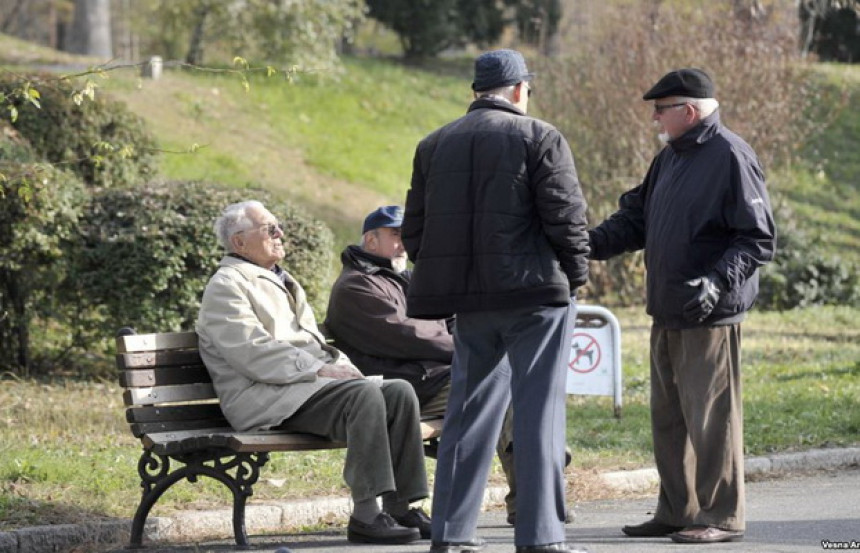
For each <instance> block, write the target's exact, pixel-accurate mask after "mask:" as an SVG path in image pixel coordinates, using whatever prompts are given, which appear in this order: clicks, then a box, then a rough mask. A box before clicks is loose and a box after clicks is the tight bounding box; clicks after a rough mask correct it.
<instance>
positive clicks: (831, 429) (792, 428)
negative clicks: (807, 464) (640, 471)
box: [567, 307, 860, 470]
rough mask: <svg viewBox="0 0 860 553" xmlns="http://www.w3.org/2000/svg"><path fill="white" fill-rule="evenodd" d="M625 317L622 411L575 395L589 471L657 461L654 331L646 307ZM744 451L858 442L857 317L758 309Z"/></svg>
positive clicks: (571, 425) (745, 356)
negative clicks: (651, 405)
mask: <svg viewBox="0 0 860 553" xmlns="http://www.w3.org/2000/svg"><path fill="white" fill-rule="evenodd" d="M615 314H616V316H617V317H618V318H619V320H620V321H621V324H622V328H623V331H622V348H623V349H622V357H623V359H622V365H623V370H624V397H623V407H622V416H621V418H620V419H615V418H614V417H613V416H612V400H611V398H596V397H585V396H573V397H571V398H570V399H569V409H568V426H567V427H568V443H570V444H571V445H572V446H573V447H574V451H575V459H576V462H577V463H579V466H581V467H583V468H585V469H601V470H607V469H623V468H634V467H637V466H641V465H642V464H645V463H649V462H650V461H651V455H652V448H651V434H650V415H649V409H648V401H649V378H648V374H649V368H648V337H649V333H650V326H649V324H650V323H649V322H648V320H647V317H646V316H645V315H644V314H643V313H642V310H641V309H638V308H628V309H620V310H616V311H615ZM742 348H743V353H742V367H743V368H742V379H743V380H742V383H743V388H744V390H743V395H744V409H745V413H744V415H745V429H744V435H745V451H746V454H747V455H749V456H758V455H766V454H768V453H771V452H784V451H795V450H804V449H809V448H818V447H833V446H847V445H856V444H858V443H860V314H858V312H857V310H856V309H849V308H844V307H821V308H810V309H804V310H793V311H787V312H783V313H778V312H756V311H754V312H753V313H752V314H751V316H750V318H749V320H748V321H747V322H746V323H744V326H743V346H742Z"/></svg>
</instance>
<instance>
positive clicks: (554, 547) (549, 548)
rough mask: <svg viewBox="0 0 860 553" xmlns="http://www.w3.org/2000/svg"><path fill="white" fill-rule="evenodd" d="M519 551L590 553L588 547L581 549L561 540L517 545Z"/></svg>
mask: <svg viewBox="0 0 860 553" xmlns="http://www.w3.org/2000/svg"><path fill="white" fill-rule="evenodd" d="M517 553H588V549H580V548H578V547H573V546H570V545H567V544H566V543H564V542H559V543H547V544H544V545H522V546H519V547H517Z"/></svg>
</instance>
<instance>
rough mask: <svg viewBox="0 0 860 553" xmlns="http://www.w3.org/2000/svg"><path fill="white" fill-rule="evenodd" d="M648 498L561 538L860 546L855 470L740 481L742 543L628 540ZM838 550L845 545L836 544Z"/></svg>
mask: <svg viewBox="0 0 860 553" xmlns="http://www.w3.org/2000/svg"><path fill="white" fill-rule="evenodd" d="M654 506H655V501H654V499H628V500H611V501H595V502H587V503H582V504H580V505H578V506H577V507H576V513H577V519H576V521H575V522H574V523H572V524H569V525H568V531H567V535H568V539H569V541H570V542H572V543H576V544H577V545H580V546H584V547H586V548H587V549H588V550H589V551H591V552H593V553H620V552H625V553H628V552H635V553H638V552H640V551H641V552H646V553H647V552H657V551H661V552H663V551H669V552H682V551H703V552H707V553H718V552H726V551H731V552H768V553H775V552H786V553H793V552H800V551H806V552H808V551H822V550H826V549H825V547H824V545H823V543H824V542H826V541H829V542H831V543H836V542H841V543H844V544H847V545H848V546H851V545H852V544H853V549H854V550H856V551H860V468H857V467H855V468H853V469H845V470H836V471H819V472H816V473H813V474H805V475H783V476H782V477H780V478H779V479H763V480H760V481H758V482H751V483H749V484H748V486H747V532H746V539H745V540H744V541H741V542H734V543H726V544H712V545H679V544H675V543H673V542H671V541H670V540H668V539H662V538H661V539H632V538H627V537H625V536H624V535H623V534H621V532H620V528H621V526H623V525H625V524H631V523H632V524H635V523H638V522H642V521H644V520H646V519H648V518H650V513H651V512H652V510H653V508H654ZM479 535H481V536H482V537H484V538H485V539H487V540H488V541H489V545H488V547H487V548H486V549H485V550H484V551H485V553H502V552H505V553H511V552H513V550H514V548H513V529H512V528H511V527H510V526H508V525H507V524H505V523H504V513H503V512H502V511H492V512H488V513H484V514H483V515H482V516H481V519H480V527H479ZM252 543H253V544H254V545H253V551H259V552H265V553H273V552H274V551H275V550H276V549H277V548H279V547H288V548H289V549H290V551H292V552H293V553H299V552H301V553H334V552H337V553H419V552H422V553H424V552H427V551H428V550H429V543H428V542H427V541H421V542H417V543H416V544H414V545H409V546H359V545H353V544H350V543H349V542H347V541H346V536H345V532H344V531H332V532H318V533H307V534H290V535H279V536H254V537H252ZM843 549H844V548H843ZM147 551H149V552H150V553H204V552H212V553H225V552H233V551H240V549H238V548H236V547H235V545H231V544H230V543H229V542H227V541H221V542H216V543H207V544H196V545H194V546H183V547H170V548H151V549H148V550H147Z"/></svg>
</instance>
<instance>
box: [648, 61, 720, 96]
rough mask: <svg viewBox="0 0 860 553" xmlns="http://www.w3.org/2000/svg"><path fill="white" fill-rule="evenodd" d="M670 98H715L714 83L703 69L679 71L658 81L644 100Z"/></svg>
mask: <svg viewBox="0 0 860 553" xmlns="http://www.w3.org/2000/svg"><path fill="white" fill-rule="evenodd" d="M669 96H686V97H687V98H713V97H714V82H713V81H712V80H711V78H710V77H708V74H707V73H705V72H704V71H702V70H701V69H695V68H687V69H678V70H676V71H670V72H668V73H666V74H665V75H663V78H661V79H660V80H659V81H657V84H655V85H654V86H652V87H651V90H649V91H648V92H646V93H645V95H644V96H642V99H643V100H658V99H660V98H668V97H669Z"/></svg>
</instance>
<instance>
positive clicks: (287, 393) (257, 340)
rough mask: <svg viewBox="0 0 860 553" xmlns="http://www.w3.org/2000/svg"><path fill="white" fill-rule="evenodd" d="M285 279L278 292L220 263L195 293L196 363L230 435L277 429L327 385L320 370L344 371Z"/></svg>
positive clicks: (234, 263)
mask: <svg viewBox="0 0 860 553" xmlns="http://www.w3.org/2000/svg"><path fill="white" fill-rule="evenodd" d="M287 277H288V278H287V281H288V283H287V287H285V286H284V284H283V283H282V281H281V279H280V278H279V277H278V276H277V275H275V273H274V272H272V271H270V270H268V269H264V268H263V267H260V266H258V265H255V264H253V263H250V262H248V261H244V260H242V259H239V258H236V257H231V256H227V257H224V258H223V259H222V260H221V263H220V268H219V269H218V271H217V272H216V273H215V274H214V275H213V276H212V278H211V279H210V280H209V284H207V285H206V290H205V291H204V293H203V302H202V305H201V306H200V314H199V316H198V319H197V334H198V335H199V337H200V356H201V357H202V358H203V362H204V363H205V364H206V368H207V369H209V373H210V374H211V375H212V381H213V383H214V385H215V391H216V392H217V393H218V397H219V398H220V400H221V409H222V410H223V411H224V414H225V415H226V417H227V420H229V421H230V424H231V425H232V426H233V427H234V428H236V429H237V430H261V429H266V428H270V427H272V426H276V425H278V424H280V423H281V422H282V421H283V420H284V419H285V418H287V417H289V416H290V415H292V414H293V413H295V412H296V410H297V409H298V408H299V407H300V406H301V405H302V404H303V403H304V402H305V401H307V400H308V398H309V397H311V395H313V394H314V393H315V392H317V391H318V390H319V389H321V388H322V387H323V386H325V385H326V384H328V383H329V382H331V381H332V379H331V378H325V377H319V376H317V371H318V370H319V369H320V368H321V367H322V366H323V365H324V364H326V363H338V364H349V359H347V358H346V356H344V355H343V354H341V353H340V352H339V351H338V350H337V349H335V348H333V347H331V346H329V345H327V344H326V343H325V339H324V338H323V336H322V335H321V334H320V332H319V330H318V329H317V324H316V320H315V319H314V315H313V312H312V311H311V308H310V306H309V305H308V303H307V298H306V296H305V292H304V290H302V287H301V286H300V285H299V284H298V282H296V281H295V280H294V279H293V278H292V277H291V276H289V275H287ZM287 288H289V290H288V289H287Z"/></svg>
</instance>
